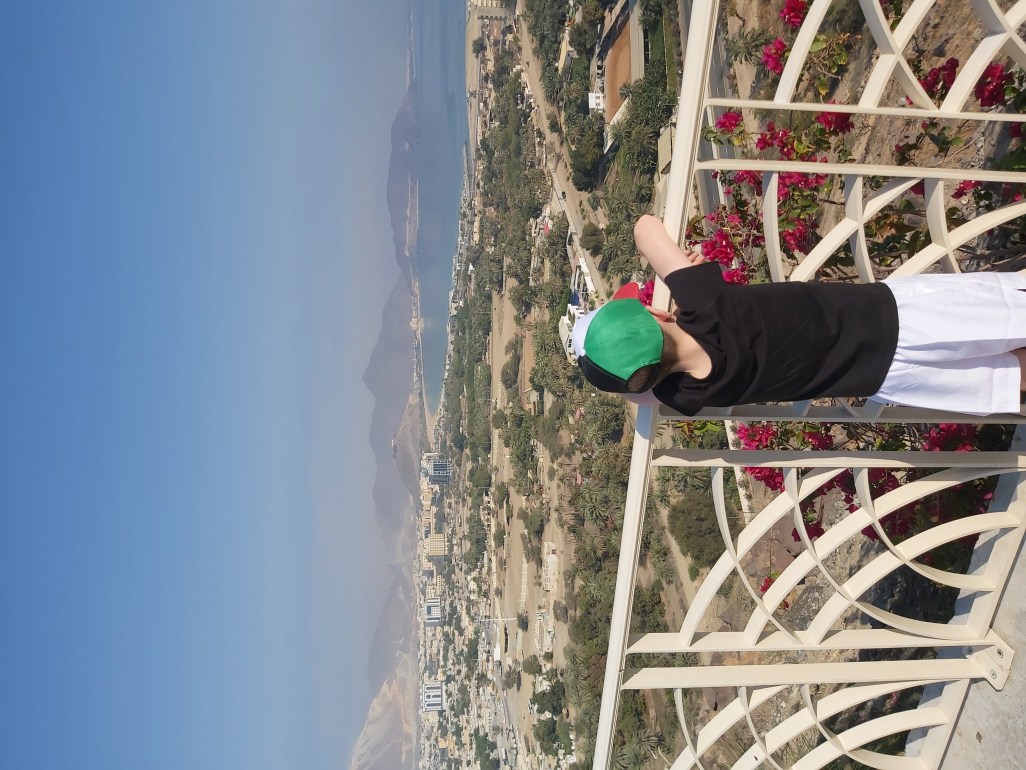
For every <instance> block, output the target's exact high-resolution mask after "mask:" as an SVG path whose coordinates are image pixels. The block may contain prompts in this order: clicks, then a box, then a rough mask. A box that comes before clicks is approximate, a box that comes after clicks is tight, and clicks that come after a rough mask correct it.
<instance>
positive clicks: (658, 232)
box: [634, 214, 705, 280]
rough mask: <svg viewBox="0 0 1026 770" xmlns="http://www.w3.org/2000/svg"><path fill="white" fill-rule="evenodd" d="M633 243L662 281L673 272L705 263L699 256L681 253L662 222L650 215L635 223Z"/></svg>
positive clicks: (693, 253) (691, 253) (690, 252)
mask: <svg viewBox="0 0 1026 770" xmlns="http://www.w3.org/2000/svg"><path fill="white" fill-rule="evenodd" d="M634 243H635V245H636V246H637V247H638V251H640V252H641V256H643V257H644V258H645V259H646V260H647V261H648V263H649V264H650V265H651V266H652V269H653V270H655V272H656V275H658V276H659V277H660V278H662V279H664V280H665V278H666V276H668V275H669V274H670V273H672V272H674V271H675V270H680V269H681V268H682V267H692V266H694V265H700V264H702V263H703V262H705V257H703V256H702V255H701V254H696V253H695V252H693V251H689V252H684V251H682V250H681V248H680V246H678V245H677V244H676V243H675V242H674V241H673V239H672V238H671V237H670V236H669V234H668V233H667V232H666V227H665V226H664V225H663V223H662V220H660V219H657V218H656V217H653V216H651V215H650V214H645V215H644V216H643V217H641V218H640V219H639V220H638V221H637V222H636V223H635V225H634Z"/></svg>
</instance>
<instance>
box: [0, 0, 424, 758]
mask: <svg viewBox="0 0 1026 770" xmlns="http://www.w3.org/2000/svg"><path fill="white" fill-rule="evenodd" d="M407 15H408V4H407V3H406V2H401V1H396V0H375V2H370V3H368V2H350V1H348V0H341V1H336V2H330V1H329V0H290V1H289V2H284V0H279V1H277V2H271V1H270V0H220V1H219V2H216V3H213V2H208V1H207V0H175V1H173V2H172V1H170V0H168V1H166V2H130V1H129V0H125V1H124V2H114V1H113V0H94V1H93V2H48V1H47V0H32V1H31V2H18V3H9V4H7V5H5V10H4V19H3V23H2V24H0V73H3V74H0V104H2V105H3V116H2V117H0V265H2V273H0V356H2V358H0V399H2V400H0V404H2V407H0V409H2V426H3V427H2V429H0V527H2V529H0V650H2V654H0V767H10V768H70V767H74V768H82V769H87V768H105V769H106V770H111V769H113V768H175V770H180V769H181V768H191V769H192V770H197V769H200V768H243V767H245V768H314V767H338V766H341V765H343V764H344V763H345V761H347V760H348V756H349V752H350V751H351V748H352V745H353V742H354V741H355V737H356V734H357V733H358V731H359V728H360V726H361V724H362V720H363V717H364V715H365V711H366V706H367V701H368V699H369V698H370V692H369V688H368V683H367V679H366V671H365V669H366V659H367V651H368V648H369V645H370V637H371V634H372V632H373V626H374V623H375V622H376V620H377V613H378V611H379V610H380V605H381V601H382V599H383V593H384V589H385V587H386V586H385V581H386V580H387V573H386V567H385V566H384V564H383V561H384V556H383V554H382V543H381V537H380V533H379V532H378V531H377V528H376V525H375V524H374V522H373V518H372V508H371V499H370V479H371V478H372V476H373V465H372V462H371V455H370V450H369V447H368V445H367V436H368V431H369V414H370V411H371V408H372V406H373V400H372V398H371V396H370V394H369V393H368V392H367V391H366V389H365V388H364V386H363V385H362V382H361V377H362V374H363V371H364V368H365V367H366V364H367V359H368V357H369V353H370V350H371V348H372V346H373V344H374V342H375V341H376V336H377V329H378V328H379V326H380V319H381V312H382V308H383V304H384V300H385V297H386V295H387V293H388V292H389V291H390V289H391V287H392V285H393V284H394V282H395V280H396V277H397V276H398V270H397V268H396V265H395V261H394V255H393V253H392V241H391V232H390V230H389V225H388V219H387V210H386V208H385V187H384V185H385V180H386V172H387V163H388V152H389V147H388V141H389V136H388V128H389V126H390V124H391V121H392V119H393V117H394V116H395V113H396V111H397V110H398V108H399V106H400V104H401V101H402V97H403V88H404V80H405V66H406V47H407V45H408V40H407ZM357 583H358V584H359V585H360V590H358V591H357V590H353V588H352V586H353V585H354V584H357ZM368 587H370V588H368Z"/></svg>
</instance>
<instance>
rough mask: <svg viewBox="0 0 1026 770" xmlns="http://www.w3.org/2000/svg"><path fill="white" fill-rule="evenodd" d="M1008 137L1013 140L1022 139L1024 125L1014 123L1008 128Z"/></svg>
mask: <svg viewBox="0 0 1026 770" xmlns="http://www.w3.org/2000/svg"><path fill="white" fill-rule="evenodd" d="M1008 135H1009V136H1010V137H1011V138H1012V139H1022V123H1012V124H1011V125H1010V126H1009V127H1008Z"/></svg>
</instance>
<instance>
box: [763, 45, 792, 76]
mask: <svg viewBox="0 0 1026 770" xmlns="http://www.w3.org/2000/svg"><path fill="white" fill-rule="evenodd" d="M786 51H787V43H785V42H784V40H783V39H782V38H779V37H778V38H777V39H776V40H774V41H773V42H772V43H767V44H766V45H764V46H763V47H762V64H763V66H764V67H765V68H766V69H768V70H769V71H770V72H772V73H773V74H775V75H779V74H780V73H781V72H783V71H784V59H785V58H786V56H785V52H786Z"/></svg>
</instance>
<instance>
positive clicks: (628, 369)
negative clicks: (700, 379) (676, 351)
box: [573, 299, 663, 393]
mask: <svg viewBox="0 0 1026 770" xmlns="http://www.w3.org/2000/svg"><path fill="white" fill-rule="evenodd" d="M573 346H574V353H575V354H576V355H577V364H578V366H580V367H581V370H582V371H583V372H584V376H585V377H586V378H587V379H588V381H589V382H590V383H591V384H592V385H594V386H595V387H596V388H598V389H599V390H604V391H606V392H608V393H627V392H628V391H627V381H628V380H629V379H630V378H631V376H632V375H633V374H634V373H635V372H636V371H638V369H641V368H642V367H645V366H651V365H653V364H658V363H659V362H660V361H661V360H662V357H663V330H662V329H660V328H659V322H658V321H656V319H655V316H653V315H652V314H651V313H650V312H648V310H647V309H646V308H645V306H644V305H642V304H641V303H640V302H638V300H636V299H614V300H612V301H611V302H607V303H606V304H605V305H603V306H602V307H600V308H598V309H597V310H594V311H592V312H591V313H587V314H585V315H583V316H581V317H580V318H578V319H577V322H576V323H575V324H574V329H573Z"/></svg>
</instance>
